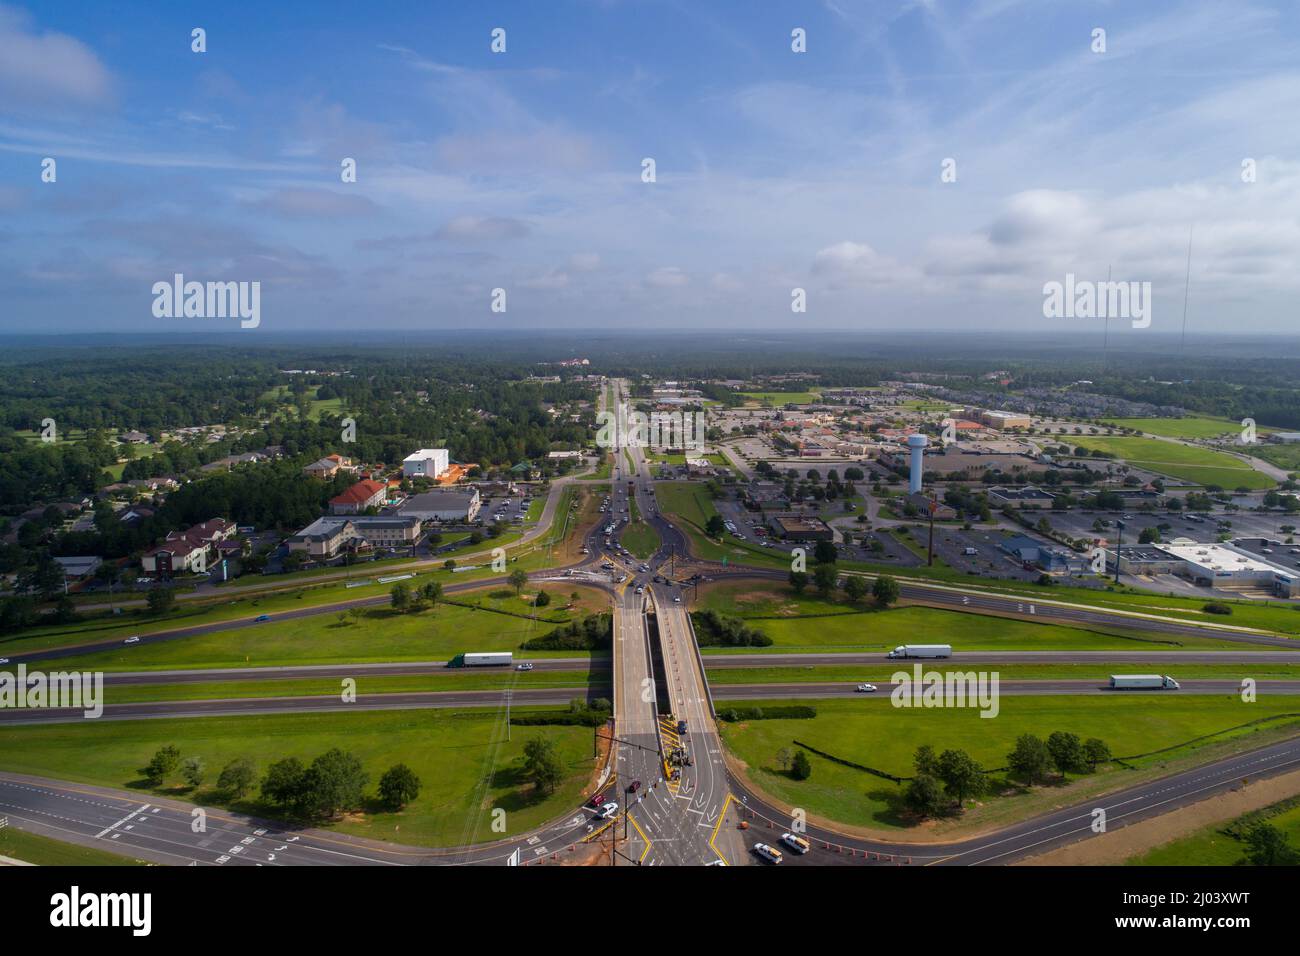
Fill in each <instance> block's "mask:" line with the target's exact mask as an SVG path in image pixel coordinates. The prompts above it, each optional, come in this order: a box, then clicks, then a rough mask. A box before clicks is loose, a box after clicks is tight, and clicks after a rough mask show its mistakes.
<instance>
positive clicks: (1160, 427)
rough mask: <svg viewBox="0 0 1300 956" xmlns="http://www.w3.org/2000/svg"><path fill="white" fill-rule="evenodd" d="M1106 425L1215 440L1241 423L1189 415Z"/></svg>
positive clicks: (1120, 420)
mask: <svg viewBox="0 0 1300 956" xmlns="http://www.w3.org/2000/svg"><path fill="white" fill-rule="evenodd" d="M1106 424H1107V425H1114V426H1116V427H1118V428H1135V429H1137V430H1138V431H1140V432H1145V433H1146V434H1148V435H1163V436H1164V437H1166V438H1217V437H1218V436H1220V435H1237V434H1240V433H1241V422H1237V421H1233V420H1232V419H1230V418H1213V417H1211V416H1208V415H1191V416H1188V417H1187V418H1108V419H1106ZM1259 430H1260V431H1263V432H1266V431H1267V429H1259ZM1063 437H1068V436H1063Z"/></svg>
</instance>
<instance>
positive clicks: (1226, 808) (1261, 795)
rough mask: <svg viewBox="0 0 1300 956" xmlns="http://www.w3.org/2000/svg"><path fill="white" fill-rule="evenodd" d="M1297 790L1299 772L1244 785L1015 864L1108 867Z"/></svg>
mask: <svg viewBox="0 0 1300 956" xmlns="http://www.w3.org/2000/svg"><path fill="white" fill-rule="evenodd" d="M1297 793H1300V770H1297V771H1293V772H1291V773H1288V774H1284V775H1282V776H1280V777H1270V778H1269V779H1268V780H1263V781H1260V782H1258V783H1248V784H1244V785H1243V786H1241V787H1239V788H1237V789H1236V790H1231V791H1229V792H1228V793H1223V794H1219V795H1217V796H1213V797H1210V798H1209V799H1207V800H1202V801H1200V802H1199V803H1193V804H1191V805H1189V806H1186V807H1182V808H1180V809H1178V810H1174V811H1173V812H1171V813H1166V814H1163V815H1162V816H1158V817H1155V818H1153V819H1150V820H1142V821H1141V822H1139V823H1134V824H1132V825H1130V826H1126V827H1121V828H1120V829H1118V830H1111V831H1110V832H1109V833H1103V834H1102V835H1101V836H1096V837H1093V838H1091V839H1088V840H1084V841H1082V842H1080V843H1075V844H1073V845H1071V846H1065V847H1061V848H1060V849H1059V850H1052V851H1051V852H1049V853H1044V854H1042V855H1041V856H1035V857H1030V858H1029V859H1027V860H1023V861H1021V862H1020V863H1019V864H1017V865H1019V866H1113V865H1116V864H1120V863H1123V862H1124V861H1125V860H1128V859H1131V858H1132V857H1135V856H1141V855H1142V854H1143V853H1146V852H1148V851H1149V850H1154V849H1155V848H1156V847H1158V846H1163V845H1164V844H1166V843H1169V842H1171V841H1173V840H1177V839H1179V838H1181V837H1185V836H1188V835H1189V834H1192V833H1195V832H1196V831H1197V830H1199V829H1201V828H1202V827H1207V826H1210V825H1211V824H1214V823H1226V822H1227V821H1229V820H1233V819H1236V818H1237V817H1239V816H1241V815H1242V814H1243V813H1248V812H1250V811H1251V810H1258V809H1260V808H1261V807H1267V806H1269V805H1270V804H1273V803H1277V802H1278V801H1279V800H1284V799H1286V798H1287V797H1290V796H1294V795H1295V794H1297Z"/></svg>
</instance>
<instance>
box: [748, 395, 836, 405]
mask: <svg viewBox="0 0 1300 956" xmlns="http://www.w3.org/2000/svg"><path fill="white" fill-rule="evenodd" d="M740 395H741V397H742V398H745V399H748V400H749V401H751V402H757V403H759V404H760V405H810V404H812V403H813V402H815V401H817V400H818V399H819V398H821V393H820V392H741V393H740Z"/></svg>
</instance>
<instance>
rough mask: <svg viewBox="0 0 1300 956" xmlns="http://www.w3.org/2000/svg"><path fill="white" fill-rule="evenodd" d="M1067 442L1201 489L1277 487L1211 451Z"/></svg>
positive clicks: (1087, 438) (1150, 442)
mask: <svg viewBox="0 0 1300 956" xmlns="http://www.w3.org/2000/svg"><path fill="white" fill-rule="evenodd" d="M1065 440H1066V441H1067V443H1068V444H1070V445H1071V446H1072V447H1082V448H1086V449H1088V450H1089V451H1104V452H1109V453H1110V454H1112V455H1114V456H1115V457H1116V458H1122V459H1123V460H1124V461H1126V462H1128V463H1129V464H1130V465H1133V466H1135V467H1137V468H1145V469H1147V470H1148V471H1154V472H1158V473H1160V474H1163V475H1170V476H1172V477H1174V478H1182V479H1184V480H1186V481H1192V482H1195V483H1197V484H1200V485H1220V486H1221V487H1223V488H1227V489H1229V490H1231V489H1233V488H1238V487H1245V488H1251V489H1260V488H1272V487H1273V486H1274V485H1275V484H1276V482H1274V481H1273V479H1272V478H1269V477H1268V476H1267V475H1265V474H1262V473H1260V472H1258V471H1255V470H1254V469H1253V468H1251V467H1250V465H1248V464H1246V463H1245V462H1244V461H1241V460H1240V459H1237V458H1234V457H1232V456H1231V455H1227V454H1224V453H1223V452H1219V451H1214V450H1213V449H1210V448H1202V447H1200V446H1193V445H1182V444H1178V443H1176V442H1170V441H1162V440H1160V439H1158V438H1135V437H1115V436H1109V435H1071V436H1067V437H1066V439H1065Z"/></svg>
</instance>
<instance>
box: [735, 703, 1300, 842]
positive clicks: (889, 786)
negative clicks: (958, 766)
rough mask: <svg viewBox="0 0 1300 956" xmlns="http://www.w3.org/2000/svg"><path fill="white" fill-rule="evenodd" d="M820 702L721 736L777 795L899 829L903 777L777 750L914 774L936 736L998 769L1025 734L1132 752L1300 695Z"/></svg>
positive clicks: (848, 819) (1297, 707)
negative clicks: (800, 760)
mask: <svg viewBox="0 0 1300 956" xmlns="http://www.w3.org/2000/svg"><path fill="white" fill-rule="evenodd" d="M746 703H747V704H748V703H750V702H748V701H747V702H746ZM797 703H807V701H798V702H797ZM723 706H724V708H725V704H724V705H723ZM759 706H761V704H760V705H759ZM816 706H817V711H818V714H817V716H816V717H815V718H813V719H811V720H757V721H750V722H741V723H736V724H728V723H725V722H724V723H723V724H722V725H721V730H722V736H723V740H724V742H725V743H726V745H727V747H728V748H729V749H730V750H731V751H732V753H733V754H735V755H736V756H737V757H738V758H739V759H740V760H741V761H743V762H744V763H745V764H746V765H747V767H748V770H749V775H750V777H751V779H753V780H754V782H755V783H756V784H758V785H759V786H760V787H762V788H763V789H765V790H767V791H768V792H769V793H771V794H773V795H774V796H775V797H777V798H778V799H780V800H783V801H785V802H787V803H789V804H792V805H793V806H797V807H802V808H804V809H805V810H807V811H808V812H809V813H810V814H817V815H820V816H823V817H828V818H830V819H833V820H839V821H843V822H845V823H850V824H855V825H859V826H869V827H874V828H881V829H893V828H898V827H901V826H903V825H904V821H903V820H902V819H901V818H900V817H899V815H898V813H897V807H896V805H895V801H896V800H897V798H898V795H899V794H900V793H901V789H902V788H901V787H900V786H899V785H897V784H894V783H892V782H890V781H888V780H885V779H883V778H880V777H877V776H874V775H872V774H868V773H865V772H863V771H860V770H855V769H853V768H850V767H845V766H843V765H841V764H837V763H835V762H833V761H830V760H827V759H825V758H823V757H820V756H818V755H816V754H809V758H810V760H811V761H812V775H811V777H809V779H807V780H805V781H796V780H794V779H793V778H792V777H790V776H789V775H788V774H786V773H783V772H782V771H781V770H779V769H778V768H777V765H776V755H777V753H778V751H780V750H781V749H782V748H793V746H794V744H793V741H794V740H796V739H797V740H799V741H802V742H804V743H806V744H808V745H810V746H812V747H815V748H817V749H818V750H822V751H824V752H826V753H830V754H833V755H835V756H836V757H839V758H841V759H845V760H850V761H853V762H855V763H859V764H863V765H865V766H869V767H875V768H876V769H879V770H883V771H885V772H887V773H891V774H895V775H897V776H902V777H906V776H910V775H911V774H912V757H913V754H914V752H915V750H916V748H917V747H918V746H920V745H921V744H930V745H931V746H933V747H934V748H935V750H936V751H942V750H944V749H947V748H954V747H955V748H960V749H963V750H965V751H967V752H968V753H969V754H970V755H971V756H972V757H974V758H975V759H976V760H977V761H979V762H980V763H981V764H982V765H983V766H984V767H986V768H988V769H993V768H998V767H1002V766H1004V765H1005V762H1006V756H1007V753H1008V752H1009V751H1010V750H1011V749H1012V747H1013V746H1014V742H1015V739H1016V737H1018V736H1019V735H1020V734H1024V733H1033V734H1037V735H1039V736H1041V737H1046V736H1047V735H1048V734H1050V733H1051V732H1053V731H1055V730H1064V731H1071V732H1073V733H1077V734H1078V735H1079V736H1081V737H1083V738H1085V739H1086V738H1089V737H1100V738H1101V739H1102V740H1104V741H1106V743H1107V744H1109V746H1110V748H1111V751H1112V753H1114V754H1116V755H1118V756H1130V755H1134V754H1139V753H1149V752H1151V751H1153V750H1157V749H1160V748H1162V747H1170V746H1174V745H1178V744H1182V743H1184V742H1186V741H1190V740H1192V739H1193V738H1196V737H1199V736H1203V735H1205V734H1210V733H1214V732H1216V731H1225V730H1228V728H1238V727H1239V726H1240V725H1242V724H1244V723H1246V722H1247V721H1250V720H1255V719H1258V718H1261V717H1267V716H1270V715H1274V714H1286V713H1294V712H1296V711H1300V698H1297V697H1270V698H1267V699H1264V698H1261V699H1260V701H1259V702H1257V703H1254V704H1244V703H1242V702H1241V701H1240V700H1239V699H1238V698H1237V697H1234V696H1228V695H1225V696H1223V697H1210V696H1197V697H1194V698H1193V697H1182V698H1177V697H1144V698H1141V699H1139V698H1136V697H1134V698H1118V699H1117V698H1111V697H1087V696H1043V697H1010V696H1007V697H1003V698H1002V700H1001V712H1000V713H999V715H998V717H997V718H996V719H994V720H988V719H984V718H981V717H980V716H979V713H978V711H976V710H973V709H943V708H935V709H914V710H901V709H897V708H894V707H892V706H891V705H890V702H889V700H888V698H886V697H872V696H868V695H863V696H862V697H860V698H856V699H853V700H822V701H818V702H817V703H816ZM1289 726H1290V727H1291V728H1292V729H1294V727H1296V726H1300V719H1294V720H1292V721H1290V722H1289ZM1277 732H1281V731H1277ZM1264 733H1265V732H1264V731H1255V730H1251V729H1237V730H1232V731H1231V732H1230V733H1229V734H1228V735H1226V736H1228V737H1234V738H1246V739H1250V738H1251V737H1253V736H1254V735H1256V734H1259V735H1261V739H1262V735H1263V734H1264ZM1183 750H1184V751H1185V752H1183V753H1181V756H1186V753H1189V752H1191V749H1190V748H1183ZM1179 756H1180V753H1179V752H1174V753H1171V754H1168V755H1164V756H1161V757H1159V758H1144V759H1143V760H1141V761H1137V764H1138V766H1139V769H1141V768H1143V767H1146V766H1152V767H1154V766H1157V765H1158V764H1159V763H1162V762H1167V761H1169V760H1173V759H1176V758H1178V757H1179ZM1126 774H1127V772H1126V771H1122V770H1117V769H1111V770H1107V771H1103V772H1101V773H1099V774H1098V775H1097V776H1106V777H1115V776H1117V775H1118V776H1119V777H1120V779H1117V780H1115V781H1114V782H1115V783H1116V784H1117V785H1118V784H1120V783H1126V782H1128V777H1127V776H1126ZM1103 782H1104V781H1103ZM1046 797H1047V798H1048V799H1049V800H1051V801H1053V802H1059V800H1060V799H1061V798H1059V797H1057V796H1055V795H1053V794H1052V793H1051V790H1050V788H1049V789H1048V791H1047V793H1046ZM1017 801H1019V802H1020V803H1021V804H1026V803H1027V802H1028V801H1025V799H1024V798H1022V797H1007V798H1005V799H1004V798H986V801H985V802H986V803H987V804H990V805H993V806H991V807H990V809H991V810H992V815H993V816H997V815H1000V814H1007V813H1012V814H1014V813H1016V812H1018V811H1020V810H1021V809H1023V807H1022V806H1018V805H1017ZM999 804H1001V806H997V805H999ZM1036 809H1037V808H1036ZM980 817H981V813H980V812H968V814H967V820H966V821H964V822H965V823H968V824H971V823H978V822H979V820H980Z"/></svg>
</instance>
